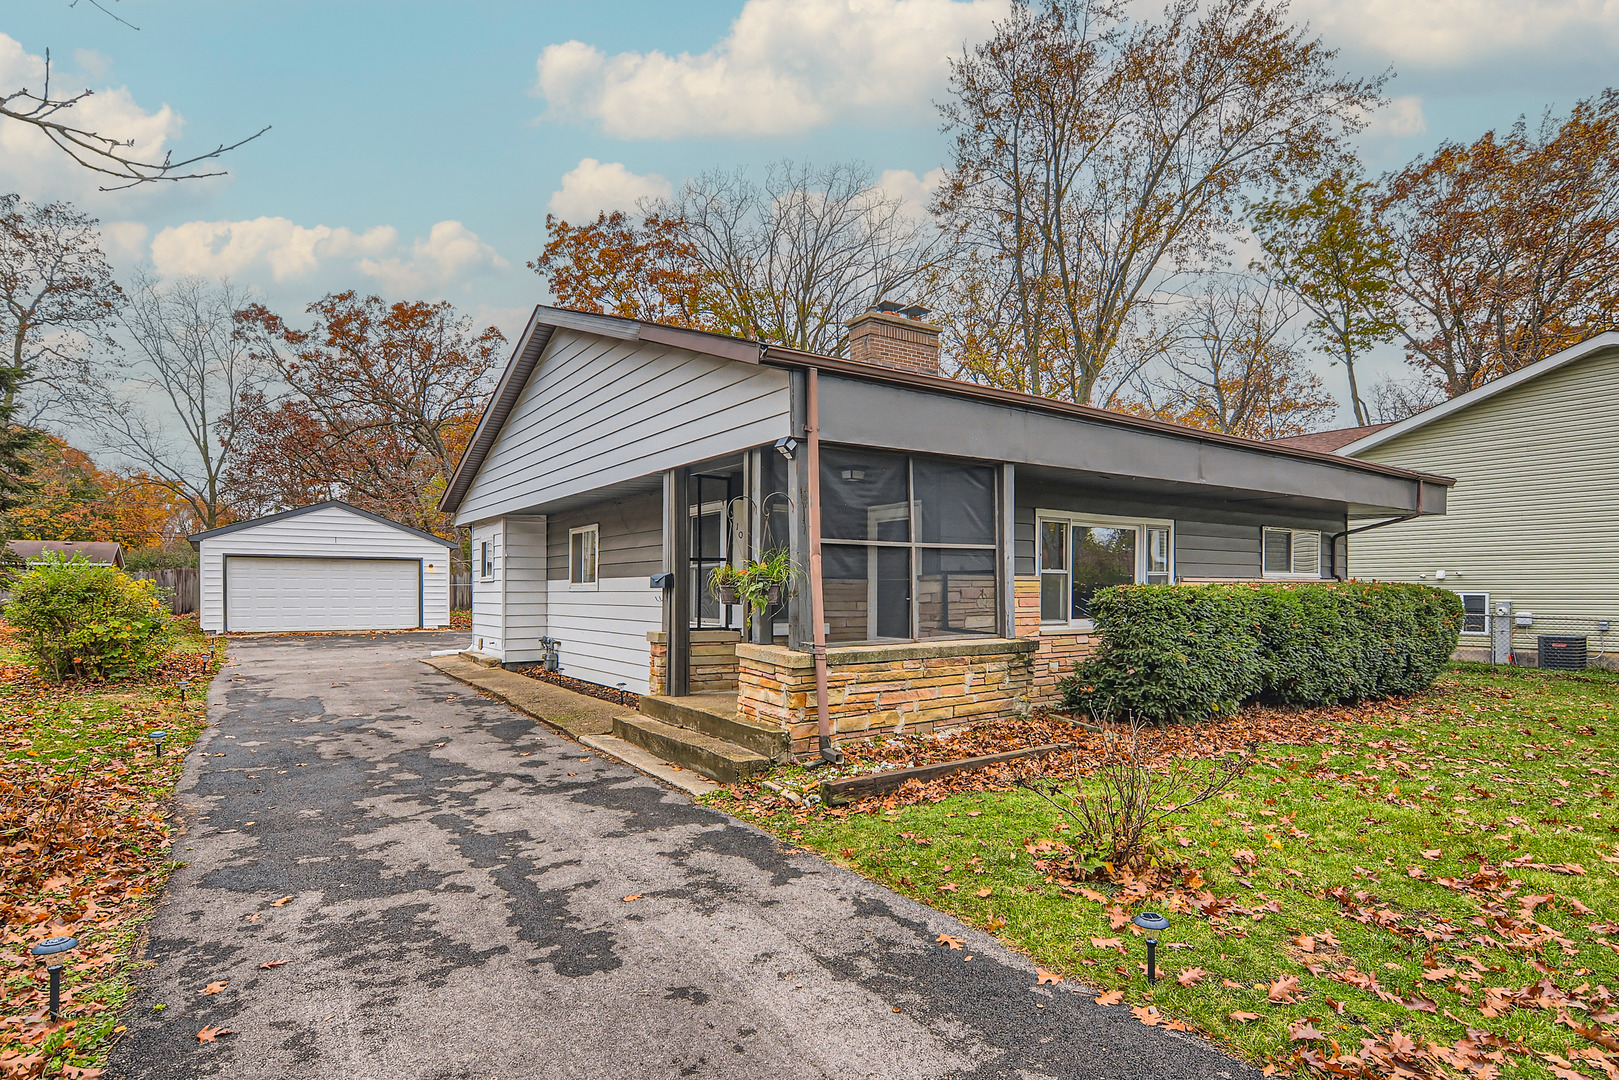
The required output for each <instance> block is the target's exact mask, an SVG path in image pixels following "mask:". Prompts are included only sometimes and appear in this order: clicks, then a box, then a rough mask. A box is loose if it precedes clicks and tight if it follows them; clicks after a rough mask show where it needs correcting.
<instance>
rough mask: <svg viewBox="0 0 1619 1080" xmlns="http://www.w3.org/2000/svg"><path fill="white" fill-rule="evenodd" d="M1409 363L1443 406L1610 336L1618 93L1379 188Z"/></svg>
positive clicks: (1617, 245) (1410, 169) (1617, 212)
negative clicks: (1435, 388)
mask: <svg viewBox="0 0 1619 1080" xmlns="http://www.w3.org/2000/svg"><path fill="white" fill-rule="evenodd" d="M1378 209H1379V211H1380V214H1381V217H1382V220H1383V223H1384V225H1385V227H1386V228H1387V229H1388V231H1389V233H1390V234H1391V236H1392V238H1393V244H1394V249H1395V251H1397V253H1398V254H1397V259H1396V262H1395V266H1394V269H1393V275H1392V278H1393V285H1394V299H1395V303H1396V306H1397V308H1398V311H1399V314H1400V316H1401V328H1402V334H1403V336H1404V339H1405V346H1406V353H1407V357H1408V359H1409V360H1410V361H1411V363H1412V364H1413V365H1414V366H1415V367H1416V368H1417V369H1418V370H1419V371H1420V372H1422V373H1423V374H1424V375H1425V376H1427V377H1428V378H1430V379H1432V380H1433V381H1434V382H1435V383H1437V384H1438V385H1439V386H1441V387H1442V388H1443V389H1444V391H1445V393H1446V394H1448V395H1449V396H1452V397H1454V396H1456V395H1457V394H1463V393H1466V392H1467V391H1468V390H1471V389H1473V388H1474V387H1475V386H1478V385H1480V384H1481V383H1483V382H1485V381H1487V380H1489V379H1492V378H1496V377H1498V376H1500V375H1504V374H1507V373H1508V372H1512V371H1515V370H1517V369H1518V368H1521V367H1523V366H1525V365H1526V364H1532V363H1534V362H1535V361H1536V360H1539V359H1542V358H1544V357H1546V356H1549V355H1551V354H1552V353H1554V352H1557V351H1558V350H1560V349H1563V348H1566V347H1567V346H1569V345H1571V344H1574V343H1575V342H1578V341H1580V340H1582V339H1584V338H1586V337H1589V336H1591V335H1593V334H1597V333H1600V332H1602V331H1604V330H1611V329H1614V328H1616V327H1619V91H1616V90H1613V89H1609V90H1606V91H1604V92H1603V93H1602V94H1600V95H1598V96H1596V97H1594V98H1589V99H1586V100H1583V101H1580V102H1578V103H1576V104H1575V106H1574V107H1573V109H1572V110H1571V112H1570V113H1569V115H1568V116H1567V117H1566V118H1564V119H1562V120H1561V121H1559V120H1558V119H1556V118H1555V117H1553V116H1551V115H1550V114H1549V113H1548V114H1547V115H1546V116H1545V117H1544V118H1543V119H1542V121H1541V123H1540V124H1539V125H1538V126H1535V127H1530V126H1529V125H1528V124H1527V123H1526V122H1525V121H1523V120H1520V121H1518V123H1517V124H1515V125H1514V126H1513V127H1512V128H1511V130H1509V131H1507V132H1506V133H1505V134H1503V135H1499V136H1498V135H1497V134H1496V133H1495V132H1493V131H1492V132H1488V133H1486V134H1485V135H1484V136H1482V137H1481V138H1479V139H1478V140H1477V141H1476V142H1474V143H1472V144H1471V145H1468V146H1463V145H1460V144H1458V143H1446V144H1445V145H1443V146H1441V147H1440V148H1439V149H1438V150H1436V151H1435V152H1434V153H1433V154H1431V155H1427V156H1425V157H1422V158H1419V159H1417V160H1416V161H1414V162H1412V163H1411V164H1410V165H1408V166H1407V167H1406V168H1404V169H1402V170H1400V171H1399V172H1397V173H1395V174H1394V175H1392V176H1390V177H1388V178H1387V179H1386V181H1385V183H1384V185H1383V192H1382V197H1381V200H1380V202H1379V207H1378Z"/></svg>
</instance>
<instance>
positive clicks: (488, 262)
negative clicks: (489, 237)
mask: <svg viewBox="0 0 1619 1080" xmlns="http://www.w3.org/2000/svg"><path fill="white" fill-rule="evenodd" d="M151 257H152V266H153V268H154V269H155V270H156V271H157V272H158V273H159V274H161V275H163V276H165V277H174V276H179V275H183V274H196V275H199V276H204V277H221V276H224V277H231V278H234V279H236V280H238V281H241V282H244V283H247V284H258V285H262V283H263V281H264V279H265V278H269V279H270V280H273V281H275V282H277V283H280V282H285V281H294V280H303V279H309V278H319V279H323V280H333V279H336V278H339V277H341V276H343V275H345V274H347V275H352V274H353V273H355V272H358V273H361V274H365V275H366V276H368V277H371V278H374V279H375V280H376V281H377V282H378V284H379V285H380V286H381V287H382V288H383V289H384V290H387V291H389V292H394V293H422V292H427V291H433V292H442V291H444V290H447V289H449V288H450V287H452V286H454V285H457V284H464V283H465V282H466V280H467V279H469V278H471V277H475V276H477V275H479V274H481V273H484V272H487V271H489V270H496V269H502V268H504V267H506V266H508V265H510V264H509V263H507V262H506V260H505V259H502V258H501V257H500V255H499V254H498V253H497V252H496V251H495V249H494V248H492V247H490V246H489V245H488V244H486V243H484V242H483V241H482V240H480V239H478V236H477V234H476V233H474V232H472V231H471V230H469V229H468V228H467V227H466V226H465V225H462V224H461V223H460V222H459V221H441V222H439V223H438V224H436V225H434V226H433V228H432V229H431V230H430V231H429V233H428V235H427V236H426V237H425V238H423V239H418V240H416V241H414V242H413V243H412V244H411V245H410V248H409V249H408V251H407V250H404V249H403V248H402V246H401V244H400V240H399V233H398V231H397V230H396V229H394V228H393V227H392V226H389V225H379V226H377V227H375V228H372V229H367V230H366V231H365V232H360V233H357V232H354V231H353V230H351V229H346V228H341V227H339V228H332V227H331V226H327V225H315V226H309V227H306V226H303V225H299V224H297V223H295V222H292V221H289V220H287V219H286V218H283V217H261V218H254V219H252V220H249V221H189V222H186V223H185V224H184V225H173V226H170V227H169V228H166V229H164V230H163V231H162V232H160V233H158V234H157V236H156V237H155V238H154V239H153V240H152V246H151Z"/></svg>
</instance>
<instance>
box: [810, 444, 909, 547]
mask: <svg viewBox="0 0 1619 1080" xmlns="http://www.w3.org/2000/svg"><path fill="white" fill-rule="evenodd" d="M906 471H907V470H906V461H905V458H904V456H903V455H900V454H885V453H882V452H881V451H876V450H872V451H866V450H850V449H848V448H846V447H830V446H828V447H823V448H822V449H821V536H822V538H823V539H826V540H885V541H891V542H895V543H906V542H908V541H909V540H910V539H911V504H910V499H909V498H908V491H909V482H908V480H907V479H906Z"/></svg>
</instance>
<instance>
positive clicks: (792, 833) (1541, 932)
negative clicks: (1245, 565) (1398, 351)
mask: <svg viewBox="0 0 1619 1080" xmlns="http://www.w3.org/2000/svg"><path fill="white" fill-rule="evenodd" d="M1286 715H1287V714H1285V713H1283V712H1281V711H1279V710H1253V711H1251V712H1245V713H1244V714H1242V716H1239V717H1237V718H1236V719H1237V721H1239V722H1241V721H1242V720H1243V717H1245V716H1246V717H1251V718H1252V719H1253V721H1254V724H1255V731H1256V733H1258V734H1260V735H1261V736H1264V737H1267V741H1263V742H1260V743H1257V744H1256V745H1255V748H1254V751H1253V754H1254V764H1253V766H1252V768H1251V769H1250V770H1249V771H1248V772H1247V774H1246V775H1245V776H1243V777H1241V778H1240V779H1239V780H1238V781H1236V783H1235V784H1234V785H1233V786H1232V787H1231V788H1230V789H1228V790H1227V791H1226V792H1225V793H1223V794H1222V795H1221V796H1220V797H1218V798H1216V799H1214V800H1212V801H1210V802H1208V803H1204V804H1202V805H1200V806H1197V807H1194V808H1192V809H1191V810H1189V811H1188V812H1187V813H1186V814H1185V815H1182V816H1181V817H1179V818H1176V819H1173V820H1174V824H1173V826H1172V827H1171V830H1170V831H1169V832H1168V834H1167V835H1166V836H1164V837H1163V840H1164V845H1163V849H1162V851H1161V854H1160V863H1161V864H1162V865H1161V867H1160V868H1159V869H1158V870H1157V871H1156V872H1155V873H1153V874H1151V875H1148V876H1146V877H1145V878H1142V879H1137V878H1134V877H1131V876H1128V875H1124V876H1122V877H1120V878H1115V879H1113V880H1100V881H1098V880H1089V879H1087V877H1086V875H1085V874H1084V872H1083V871H1082V870H1080V869H1079V868H1078V864H1079V862H1080V861H1081V860H1080V859H1079V858H1078V856H1082V855H1084V854H1085V853H1084V852H1076V851H1074V850H1073V846H1072V845H1071V844H1069V843H1068V840H1069V839H1070V838H1071V836H1072V830H1071V829H1068V828H1067V827H1066V821H1065V819H1062V818H1061V815H1059V814H1058V813H1057V812H1056V811H1055V810H1054V809H1053V808H1052V807H1051V806H1050V805H1049V804H1047V803H1046V802H1044V801H1042V800H1041V799H1040V798H1039V797H1038V796H1036V795H1034V794H1033V793H1031V792H1029V791H1025V790H1021V789H1018V788H1016V787H1014V786H1012V785H1011V784H1010V783H1009V777H1007V776H1004V775H1003V776H1000V777H998V778H996V777H991V778H987V779H986V778H982V777H981V778H979V779H978V780H977V781H976V782H974V784H975V786H958V787H956V788H954V789H952V788H949V787H941V788H929V789H925V790H916V791H909V792H907V791H902V792H900V793H898V795H897V796H895V797H889V798H886V799H871V800H866V801H865V802H862V803H858V804H855V805H854V806H851V807H845V808H838V809H834V808H824V807H815V806H809V807H791V806H787V805H786V804H784V803H782V802H781V801H780V800H778V799H774V798H771V797H769V796H768V793H767V792H761V791H760V790H759V789H757V788H747V789H736V790H727V791H723V792H716V793H715V794H713V795H711V796H709V797H708V801H710V802H711V803H713V804H714V805H716V806H720V807H722V808H725V809H728V810H730V811H731V812H733V813H736V814H738V815H740V816H742V817H745V818H747V819H748V820H751V821H753V822H755V823H756V824H758V825H760V826H762V827H764V828H766V829H768V830H770V831H772V832H774V833H776V834H777V835H779V836H781V837H783V838H784V839H787V840H791V841H793V842H795V843H799V844H802V845H804V846H806V847H809V848H812V849H814V850H816V851H819V852H821V853H822V854H824V855H826V856H827V857H829V858H831V859H832V860H834V861H836V862H840V863H842V864H844V865H847V866H849V867H851V868H853V869H855V870H856V871H858V872H860V873H862V874H864V875H865V876H867V877H869V878H871V879H873V880H875V881H878V882H881V883H882V884H884V885H887V886H889V887H890V888H893V889H895V890H897V891H899V892H902V893H905V894H907V895H909V896H912V897H915V898H916V899H918V900H921V901H923V902H924V903H928V904H931V905H932V906H934V907H937V908H939V909H941V910H944V911H948V912H950V913H951V914H953V915H956V916H958V917H959V918H961V919H963V920H964V921H966V922H968V923H971V924H973V925H975V926H977V927H980V928H982V929H984V930H988V931H990V932H992V933H994V934H996V935H997V936H998V937H999V938H1000V939H1001V940H1002V941H1004V942H1005V943H1006V944H1007V945H1009V946H1011V947H1013V948H1015V949H1017V950H1019V951H1021V952H1023V953H1024V954H1026V955H1028V956H1029V957H1030V958H1031V959H1033V960H1034V961H1035V963H1036V964H1038V965H1039V966H1040V967H1041V968H1044V969H1046V971H1048V972H1051V973H1053V974H1054V975H1060V976H1063V977H1064V979H1065V980H1066V982H1067V983H1068V984H1069V985H1076V986H1078V985H1082V986H1083V987H1085V988H1086V989H1085V990H1084V992H1086V993H1090V994H1093V995H1095V996H1097V997H1098V998H1099V1000H1101V1001H1102V1003H1104V1004H1114V1003H1116V1006H1117V1007H1118V1008H1120V1009H1132V1010H1134V1012H1135V1015H1136V1016H1137V1018H1138V1019H1140V1020H1141V1021H1142V1022H1143V1023H1150V1024H1166V1025H1170V1026H1184V1027H1187V1028H1190V1029H1193V1030H1196V1031H1199V1032H1202V1033H1204V1034H1206V1035H1208V1036H1210V1037H1212V1038H1215V1039H1217V1040H1219V1041H1220V1042H1222V1043H1224V1044H1225V1045H1226V1046H1228V1047H1229V1048H1230V1050H1231V1051H1232V1052H1233V1053H1235V1054H1237V1055H1238V1056H1240V1057H1243V1058H1246V1059H1248V1060H1250V1061H1252V1062H1255V1063H1256V1064H1260V1065H1262V1066H1265V1067H1266V1068H1267V1071H1270V1072H1273V1073H1281V1074H1300V1075H1333V1076H1366V1077H1374V1076H1375V1077H1383V1076H1445V1077H1449V1076H1455V1077H1464V1076H1465V1077H1477V1078H1488V1077H1495V1076H1526V1077H1551V1076H1557V1077H1563V1078H1568V1077H1578V1076H1590V1077H1604V1076H1605V1077H1619V1001H1615V995H1619V847H1616V844H1619V803H1616V801H1615V798H1616V795H1615V790H1614V789H1615V786H1619V745H1616V739H1615V735H1614V732H1615V726H1616V722H1619V678H1616V677H1615V676H1612V675H1610V674H1607V673H1598V672H1590V673H1585V674H1577V675H1553V674H1541V673H1538V672H1522V671H1518V672H1509V671H1493V670H1491V669H1489V668H1487V667H1475V666H1470V665H1459V666H1457V667H1454V668H1451V669H1449V670H1448V671H1447V672H1446V673H1445V675H1444V676H1442V678H1441V681H1440V683H1439V685H1438V686H1437V687H1436V688H1435V689H1434V690H1433V691H1431V692H1429V693H1427V694H1424V695H1421V696H1418V697H1414V698H1407V699H1403V700H1398V701H1389V702H1382V703H1378V704H1377V705H1375V706H1370V707H1358V708H1353V709H1342V710H1312V711H1310V712H1309V713H1307V714H1301V715H1300V724H1299V727H1300V728H1301V729H1302V730H1307V731H1308V732H1309V734H1310V738H1309V740H1308V741H1302V742H1294V743H1285V742H1277V741H1275V740H1274V739H1273V738H1269V736H1271V735H1274V734H1275V732H1276V731H1277V730H1278V725H1279V724H1280V723H1281V722H1282V720H1283V719H1284V718H1285V716H1286ZM1229 722H1230V721H1226V723H1229ZM1284 726H1285V725H1284ZM1195 730H1196V729H1195V727H1194V728H1192V729H1191V730H1189V731H1188V732H1187V733H1186V735H1185V736H1184V737H1185V738H1186V739H1187V743H1186V745H1188V746H1190V745H1192V744H1193V742H1194V741H1195V740H1194V739H1193V738H1192V736H1193V735H1195ZM1068 764H1071V763H1067V764H1064V765H1061V766H1059V767H1063V768H1066V767H1068ZM1046 772H1047V775H1048V776H1050V775H1051V773H1050V770H1049V769H1047V770H1046ZM795 777H796V773H789V774H786V776H785V779H786V780H787V781H788V782H789V783H791V782H792V781H793V780H794V779H795ZM777 782H778V783H779V782H780V780H778V781H777ZM960 783H961V784H966V783H967V782H966V781H961V782H960ZM920 787H921V786H920V785H919V788H920ZM1144 909H1155V910H1160V911H1164V912H1165V913H1166V914H1167V915H1168V916H1169V918H1170V920H1171V926H1170V929H1169V930H1167V931H1165V932H1164V934H1163V935H1162V943H1161V944H1160V946H1159V953H1158V958H1159V972H1160V978H1159V982H1158V983H1157V984H1156V986H1152V987H1149V986H1148V984H1147V982H1146V978H1145V947H1144V945H1143V943H1142V941H1141V938H1140V935H1139V931H1137V930H1136V928H1135V927H1134V926H1133V924H1132V923H1131V919H1132V917H1133V916H1134V915H1135V914H1136V913H1138V912H1139V911H1141V910H1144ZM939 947H940V948H944V947H947V944H941V945H940V946H939Z"/></svg>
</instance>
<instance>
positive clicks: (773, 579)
mask: <svg viewBox="0 0 1619 1080" xmlns="http://www.w3.org/2000/svg"><path fill="white" fill-rule="evenodd" d="M795 573H796V569H795V568H794V566H793V560H792V556H790V555H789V554H788V553H787V552H786V551H784V550H781V549H779V548H778V549H777V550H775V551H767V552H765V553H764V555H762V556H761V557H759V558H758V559H754V560H750V561H749V562H748V563H747V564H746V565H745V566H743V567H742V570H741V572H740V577H741V589H740V592H741V594H742V599H743V600H745V601H746V602H747V603H748V604H749V605H750V606H752V607H754V608H757V609H758V610H759V611H760V612H763V611H764V610H765V609H767V608H770V607H773V606H775V605H776V604H779V603H781V600H782V597H784V596H786V595H788V593H789V592H790V591H791V586H792V581H793V575H794V574H795Z"/></svg>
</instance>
